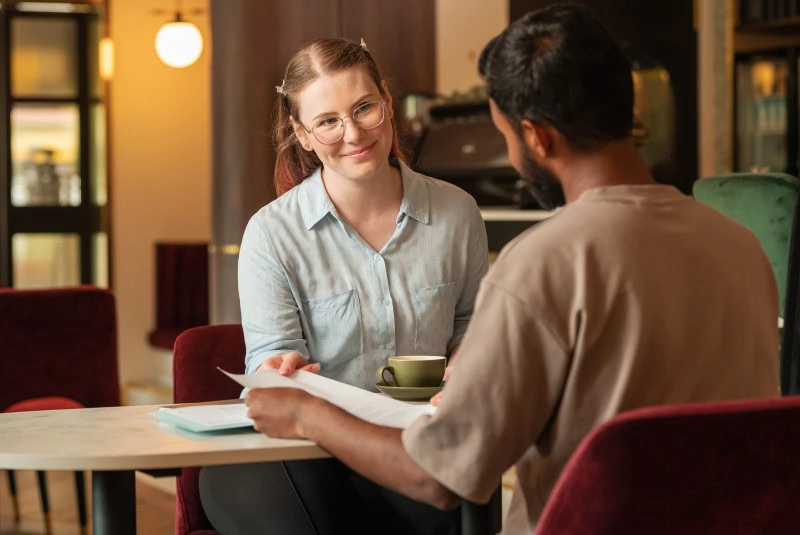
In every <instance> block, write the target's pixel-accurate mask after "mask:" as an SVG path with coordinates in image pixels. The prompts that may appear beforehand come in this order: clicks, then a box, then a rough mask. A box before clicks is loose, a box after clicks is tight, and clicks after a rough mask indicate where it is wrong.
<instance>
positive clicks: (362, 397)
mask: <svg viewBox="0 0 800 535" xmlns="http://www.w3.org/2000/svg"><path fill="white" fill-rule="evenodd" d="M219 370H220V371H221V372H222V373H224V374H225V375H227V376H228V377H230V378H231V379H233V380H234V381H236V382H237V383H239V384H240V385H242V386H244V387H246V388H275V387H288V388H299V389H301V390H305V391H306V392H308V393H309V394H313V395H315V396H317V397H320V398H322V399H325V400H327V401H329V402H331V403H333V404H334V405H336V406H337V407H339V408H341V409H344V410H345V411H347V412H349V413H350V414H352V415H354V416H358V417H359V418H361V419H362V420H366V421H368V422H371V423H374V424H378V425H385V426H387V427H397V428H400V429H403V428H405V427H408V425H410V424H411V422H413V421H414V420H416V419H417V418H419V417H420V416H422V415H423V414H433V412H434V411H435V410H436V409H435V408H434V407H432V406H431V405H430V404H429V403H425V404H411V403H406V402H403V401H398V400H396V399H392V398H390V397H386V396H383V395H381V394H376V393H374V392H367V391H366V390H362V389H361V388H358V387H355V386H351V385H348V384H345V383H340V382H339V381H334V380H333V379H328V378H327V377H322V376H321V375H317V374H315V373H311V372H307V371H303V370H299V371H297V372H295V373H294V375H292V376H291V377H284V376H283V375H280V374H279V373H278V372H277V370H263V371H260V372H256V373H251V374H249V375H240V374H233V373H228V372H226V371H225V370H223V369H222V368H219Z"/></svg>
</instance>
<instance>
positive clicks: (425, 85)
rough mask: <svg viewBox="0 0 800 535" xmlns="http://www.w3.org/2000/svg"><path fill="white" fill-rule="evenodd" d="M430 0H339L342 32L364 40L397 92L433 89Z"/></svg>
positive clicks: (433, 33) (433, 32)
mask: <svg viewBox="0 0 800 535" xmlns="http://www.w3.org/2000/svg"><path fill="white" fill-rule="evenodd" d="M435 7H436V6H435V2H433V1H431V0H391V1H387V0H382V1H375V0H342V14H343V17H342V36H343V37H345V38H347V39H352V40H354V41H356V42H357V41H359V40H360V39H361V38H362V37H363V38H364V40H365V41H366V42H367V46H368V47H369V50H370V52H371V53H372V55H373V57H374V58H375V61H376V62H377V63H378V66H379V67H380V68H381V70H382V71H383V74H384V76H385V77H386V78H387V79H388V81H389V82H391V83H392V85H393V92H394V93H395V94H396V96H400V97H402V96H403V95H408V94H410V93H420V92H421V93H433V92H435V91H436V60H435V56H436V52H435V51H436V28H435V25H436V20H435V16H436V13H435Z"/></svg>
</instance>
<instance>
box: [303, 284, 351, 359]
mask: <svg viewBox="0 0 800 535" xmlns="http://www.w3.org/2000/svg"><path fill="white" fill-rule="evenodd" d="M360 308H361V307H360V304H359V300H358V293H357V292H356V291H355V290H348V291H346V292H342V293H338V294H334V295H328V296H324V297H312V298H310V299H305V300H303V313H304V315H305V317H306V325H307V328H306V332H305V335H306V342H308V352H309V355H310V356H311V359H312V360H314V361H316V362H319V363H320V364H322V365H323V366H324V367H325V368H334V367H336V366H338V365H339V364H341V363H343V362H347V361H348V360H351V359H353V358H355V357H357V356H358V355H360V354H361V353H362V352H363V351H364V338H363V335H362V329H361V310H360Z"/></svg>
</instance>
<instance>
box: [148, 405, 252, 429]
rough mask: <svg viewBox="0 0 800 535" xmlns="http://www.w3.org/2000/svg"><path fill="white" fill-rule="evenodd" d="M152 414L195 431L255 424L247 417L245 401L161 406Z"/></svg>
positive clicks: (169, 422)
mask: <svg viewBox="0 0 800 535" xmlns="http://www.w3.org/2000/svg"><path fill="white" fill-rule="evenodd" d="M150 415H151V416H155V417H156V418H158V419H159V420H160V421H162V422H165V423H168V424H172V425H175V426H178V427H180V428H182V429H186V430H188V431H193V432H195V433H203V432H207V431H221V430H224V429H237V428H241V427H252V426H253V420H251V419H250V418H248V417H247V406H246V405H245V404H244V403H225V404H220V405H193V406H190V407H159V409H158V410H157V411H155V412H151V413H150Z"/></svg>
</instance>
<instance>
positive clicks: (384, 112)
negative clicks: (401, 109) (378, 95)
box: [297, 99, 386, 145]
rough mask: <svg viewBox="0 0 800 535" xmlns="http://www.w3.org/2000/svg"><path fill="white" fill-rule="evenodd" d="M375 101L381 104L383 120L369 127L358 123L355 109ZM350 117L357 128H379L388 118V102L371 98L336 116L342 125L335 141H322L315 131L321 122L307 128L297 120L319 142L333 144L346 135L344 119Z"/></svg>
mask: <svg viewBox="0 0 800 535" xmlns="http://www.w3.org/2000/svg"><path fill="white" fill-rule="evenodd" d="M374 102H377V103H378V104H380V105H381V120H380V121H378V122H377V123H376V124H375V125H373V126H370V127H369V128H364V127H363V126H361V125H360V124H358V122H357V121H356V120H355V119H353V113H355V111H356V110H357V109H358V108H360V107H361V106H363V105H364V104H372V103H374ZM348 117H349V118H350V121H352V123H353V124H354V125H355V126H356V127H357V128H360V129H361V130H372V129H373V128H378V127H379V126H380V125H382V124H383V122H384V121H385V120H386V103H385V102H384V101H383V99H378V100H369V101H367V102H362V103H361V104H359V105H358V106H356V107H355V108H353V111H352V112H350V113H349V114H348V115H343V116H342V117H335V119H338V121H339V124H341V125H342V126H341V133H340V134H339V137H338V138H337V139H336V140H335V141H322V140H321V139H320V138H318V137H317V134H316V133H315V132H314V130H316V128H317V126H319V123H317V124H315V125H314V126H312V127H311V129H308V128H306V125H304V124H303V123H302V122H300V121H297V122H298V124H299V125H300V126H302V127H303V130H305V131H306V132H308V133H309V134H311V135H312V136H314V139H316V140H317V141H318V142H320V143H322V144H323V145H333V144H334V143H339V142H340V141H341V140H342V138H343V137H344V130H345V127H346V126H345V122H344V120H345V119H347V118H348ZM327 119H334V117H328V118H327ZM323 120H324V119H323Z"/></svg>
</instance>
